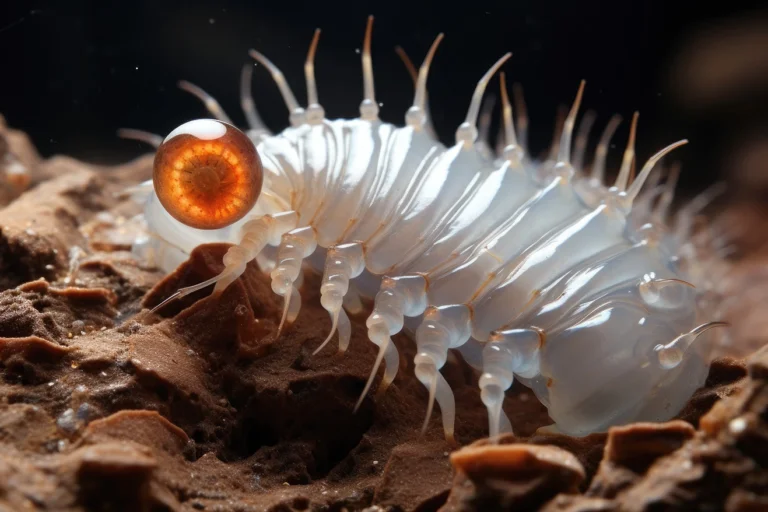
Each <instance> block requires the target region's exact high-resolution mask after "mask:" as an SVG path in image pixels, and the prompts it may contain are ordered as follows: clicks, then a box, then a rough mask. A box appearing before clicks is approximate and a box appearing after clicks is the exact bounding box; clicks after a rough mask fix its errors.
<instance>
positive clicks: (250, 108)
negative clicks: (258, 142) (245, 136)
mask: <svg viewBox="0 0 768 512" xmlns="http://www.w3.org/2000/svg"><path fill="white" fill-rule="evenodd" d="M252 80H253V64H245V65H244V66H243V71H242V72H241V73H240V107H241V108H242V109H243V113H244V114H245V120H246V122H247V123H248V126H249V127H250V128H251V130H257V131H267V132H268V131H269V130H268V128H267V125H265V124H264V121H262V120H261V117H260V116H259V113H258V112H257V111H256V104H255V103H254V102H253V96H252V95H251V82H252Z"/></svg>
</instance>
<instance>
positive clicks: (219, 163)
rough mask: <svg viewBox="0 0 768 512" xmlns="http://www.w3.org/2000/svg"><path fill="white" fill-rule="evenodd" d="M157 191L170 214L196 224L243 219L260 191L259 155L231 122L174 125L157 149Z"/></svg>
mask: <svg viewBox="0 0 768 512" xmlns="http://www.w3.org/2000/svg"><path fill="white" fill-rule="evenodd" d="M152 179H153V181H154V185H155V193H156V194H157V197H158V199H159V200H160V203H161V204H162V205H163V207H164V208H165V209H166V211H168V213H169V214H171V216H172V217H173V218H175V219H176V220H178V221H179V222H182V223H184V224H186V225H187V226H191V227H194V228H198V229H219V228H223V227H225V226H228V225H230V224H232V223H234V222H236V221H238V220H240V219H242V218H243V217H244V216H245V215H246V214H247V213H248V212H249V211H251V209H252V208H253V205H254V204H255V203H256V200H257V199H258V197H259V193H260V192H261V186H262V182H263V172H262V165H261V159H260V158H259V154H258V153H257V152H256V148H255V147H254V145H253V143H252V142H251V141H250V139H248V137H247V136H246V135H245V134H244V133H243V132H241V131H240V130H238V129H237V128H235V127H234V126H232V125H229V124H227V123H223V122H221V121H216V120H213V119H198V120H195V121H190V122H188V123H185V124H183V125H181V126H179V127H178V128H176V129H175V130H173V131H172V132H171V133H170V134H169V135H168V137H166V138H165V140H164V141H163V143H162V144H161V145H160V147H159V148H158V150H157V154H156V155H155V163H154V174H153V176H152Z"/></svg>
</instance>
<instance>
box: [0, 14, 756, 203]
mask: <svg viewBox="0 0 768 512" xmlns="http://www.w3.org/2000/svg"><path fill="white" fill-rule="evenodd" d="M4 4H10V5H3V7H1V8H0V10H2V17H1V18H0V48H2V56H3V57H2V68H0V69H2V73H1V74H0V112H2V114H3V115H5V117H6V119H7V121H8V123H9V124H10V125H12V126H14V127H17V128H21V129H24V130H26V131H27V132H28V133H29V134H30V136H31V137H32V139H33V141H34V143H35V144H36V145H37V147H38V148H39V150H40V151H41V152H42V153H43V154H44V155H46V156H47V155H51V154H54V153H66V154H70V155H73V156H76V157H79V158H82V159H85V160H89V161H93V162H118V161H125V160H127V159H129V158H131V157H133V156H136V155H138V154H141V153H142V152H144V151H146V148H145V147H143V146H142V145H140V144H139V143H136V142H131V141H123V140H120V139H118V138H117V137H116V136H115V131H116V130H117V129H118V128H119V127H132V128H141V129H146V130H149V131H153V132H156V133H161V134H164V133H167V132H168V131H169V130H171V129H173V128H174V127H175V126H176V125H178V124H180V123H181V122H183V121H186V120H189V119H192V118H195V117H202V116H203V115H204V110H203V108H202V107H201V105H200V104H199V103H198V102H197V100H195V99H194V98H193V97H192V96H189V95H187V94H186V93H184V92H182V91H180V90H178V89H177V88H176V82H177V81H178V80H180V79H186V80H189V81H191V82H193V83H196V84H197V85H200V86H201V87H203V88H204V89H206V90H207V91H208V92H210V93H211V94H212V95H214V96H215V97H216V98H218V99H219V101H220V102H221V104H222V105H223V107H224V108H225V110H226V111H227V112H228V113H229V114H230V116H231V117H232V118H233V119H234V120H235V121H236V122H238V123H244V118H243V116H242V114H241V112H240V110H239V101H238V81H239V73H240V68H241V66H242V65H243V64H244V63H245V62H248V60H249V58H248V55H247V50H248V49H249V48H256V49H259V50H260V51H262V52H263V53H265V54H266V55H267V56H268V57H269V58H270V59H272V61H273V62H275V63H276V64H277V65H278V66H279V67H281V68H282V70H283V72H284V73H285V75H286V77H287V78H288V80H289V82H290V83H291V85H292V87H293V89H294V92H295V94H296V96H297V98H298V99H299V101H300V102H301V103H304V101H305V87H304V82H303V67H302V64H303V61H304V58H305V55H306V51H307V47H308V44H309V41H310V39H311V37H312V33H313V30H314V29H315V28H316V27H320V28H321V29H322V30H323V33H322V36H321V39H320V45H319V50H318V55H317V60H316V67H317V79H318V84H319V94H320V101H321V103H322V104H323V106H324V107H325V109H326V113H327V115H328V116H329V117H331V118H333V117H353V116H356V115H357V112H358V106H359V102H360V99H361V95H362V82H361V75H360V55H359V54H358V53H356V51H355V50H356V49H359V48H360V47H361V43H362V36H363V32H364V28H365V20H366V17H367V15H368V14H373V15H374V16H375V17H376V20H375V23H374V37H373V60H374V73H375V79H376V93H377V100H378V101H380V102H382V103H383V104H384V106H383V108H382V110H381V116H382V118H383V119H384V120H387V121H392V122H396V123H398V124H402V120H403V115H404V113H405V110H406V108H407V107H408V106H409V104H410V102H411V101H412V94H413V90H412V85H411V80H410V78H409V76H408V74H407V73H406V71H405V69H404V67H403V65H402V63H401V62H400V61H399V59H398V58H397V56H396V54H395V52H394V51H393V49H394V47H395V46H396V45H398V44H399V45H401V46H403V47H404V48H405V50H406V51H407V52H408V53H409V54H410V55H411V57H412V58H413V60H414V61H416V62H417V63H419V62H421V60H422V59H423V56H424V54H425V53H426V50H427V49H428V47H429V45H430V43H431V42H432V40H433V39H434V37H435V35H436V34H437V33H438V32H441V31H442V32H445V34H446V38H445V40H444V41H443V44H442V45H441V47H440V49H439V50H438V53H437V57H436V59H435V62H434V65H433V68H432V69H433V72H432V74H431V76H430V80H429V91H430V102H431V106H432V110H433V117H434V119H435V122H436V125H437V128H438V132H439V134H440V135H441V137H442V139H443V140H444V141H451V140H452V139H453V134H454V130H455V128H456V127H457V126H458V124H459V123H460V122H461V121H462V119H463V117H464V116H465V114H466V108H467V105H468V102H469V98H470V95H471V93H472V89H473V88H474V84H475V83H476V81H477V80H478V78H479V77H480V76H481V75H482V74H483V73H484V72H485V70H486V69H487V68H488V67H489V66H490V65H491V64H492V63H493V62H494V61H495V60H496V59H497V58H498V57H499V56H500V55H502V54H503V53H504V52H506V51H512V52H513V57H512V59H511V60H510V61H509V62H508V63H507V64H506V65H505V68H504V69H505V70H506V72H507V75H508V77H510V79H511V80H512V81H519V82H521V83H522V84H523V85H524V87H525V92H526V97H527V101H528V105H529V112H530V115H531V118H532V125H531V130H532V134H531V138H532V146H533V148H534V149H535V150H544V149H545V148H546V147H547V146H548V144H549V139H550V137H551V133H552V124H553V118H554V114H555V110H556V107H557V105H558V104H559V103H569V102H570V101H571V100H572V98H573V96H574V94H575V92H576V88H577V85H578V81H579V80H580V79H582V78H584V79H586V80H587V89H586V95H585V101H584V105H585V106H586V107H588V108H592V109H595V110H596V111H597V113H598V125H597V129H600V130H601V129H602V126H603V125H604V123H605V122H606V121H607V119H608V118H609V117H610V115H611V114H613V113H614V112H619V113H621V114H623V115H624V116H625V119H628V118H629V116H630V115H631V113H632V111H633V110H635V109H638V110H639V111H640V126H639V132H638V137H639V140H638V154H639V155H640V158H641V160H644V159H645V158H647V157H648V156H649V155H650V154H651V153H652V152H654V151H655V150H657V149H660V148H661V147H663V146H665V145H666V144H668V143H670V142H673V141H675V140H678V139H680V138H684V137H685V138H689V139H690V140H691V144H690V145H689V146H688V147H686V148H684V149H681V150H679V153H678V154H677V156H678V158H680V159H681V160H682V161H683V164H684V167H683V171H684V172H683V180H682V181H683V186H684V187H686V188H687V189H688V190H696V189H700V188H702V187H703V186H704V185H706V184H707V183H709V182H711V181H712V180H714V179H716V178H717V177H718V176H719V174H721V173H722V167H723V165H722V158H723V156H722V155H723V154H724V153H725V152H727V148H728V146H729V145H730V144H732V142H733V140H734V139H737V138H738V137H739V133H740V131H741V130H742V129H746V128H744V127H745V126H751V125H752V124H754V123H755V122H758V121H755V119H758V118H760V119H762V114H763V113H765V112H766V109H765V105H762V106H757V105H754V104H751V103H747V104H745V103H744V101H745V100H740V99H739V98H734V99H733V101H731V102H728V103H727V104H726V105H725V106H724V107H721V108H720V109H718V110H715V111H711V110H706V111H700V110H696V109H691V108H686V107H683V106H681V105H680V102H679V96H675V95H674V94H671V93H670V91H671V90H673V87H671V85H670V80H671V78H670V76H671V70H672V68H673V66H676V65H678V61H679V59H678V53H679V49H680V48H681V46H682V45H683V44H684V43H685V42H686V41H688V40H689V39H690V37H692V34H696V33H701V32H702V31H704V32H706V30H707V29H708V28H710V27H715V26H717V24H718V23H720V22H721V21H723V20H726V19H728V18H729V17H732V16H734V15H741V16H745V15H746V16H747V17H749V16H750V15H751V14H750V13H755V16H757V15H758V14H764V13H760V12H759V11H757V10H756V9H757V4H754V5H751V4H746V3H744V2H710V3H707V2H688V1H686V2H674V1H664V0H649V1H645V2H640V1H635V0H632V1H629V0H627V1H611V2H597V1H591V0H590V1H586V2H571V1H555V2H552V1H550V2H544V1H531V0H517V1H512V0H506V1H503V2H487V1H479V0H478V1H468V0H462V1H456V2H447V1H446V2H418V1H415V0H411V1H395V0H390V1H386V2H361V1H360V2H331V1H323V0H317V1H315V2H295V1H289V0H276V1H275V0H271V1H251V2H247V1H231V0H230V1H211V0H193V1H186V2H180V1H173V2H172V1H165V2H163V1H152V0H135V1H120V2H107V1H92V2H89V1H62V2H51V1H48V2H46V1H43V2H21V1H20V2H4ZM676 59H678V60H676ZM489 91H493V92H494V93H497V91H498V83H497V81H494V82H493V84H492V85H491V87H490V88H489ZM253 93H254V97H255V100H256V103H257V106H258V108H259V111H260V112H261V114H262V117H263V118H264V119H265V121H266V122H267V123H268V124H269V125H270V126H271V127H272V128H273V129H280V128H282V127H283V126H285V125H286V123H287V112H286V110H285V107H284V106H283V104H282V101H281V99H280V96H279V94H278V91H277V88H276V87H275V85H274V84H273V83H272V81H271V79H270V78H269V75H268V74H267V73H266V71H265V70H264V69H262V68H261V67H257V68H256V69H255V70H254V89H253ZM750 101H751V100H750ZM756 112H757V113H756ZM758 114H759V115H758ZM626 134H627V124H626V123H625V124H624V125H623V126H622V128H621V129H620V131H619V133H618V136H617V139H616V141H617V147H616V149H615V151H614V154H613V155H612V156H613V159H614V162H617V161H618V159H619V155H620V146H622V145H623V144H624V141H625V140H626ZM593 139H596V135H595V137H594V138H593ZM593 143H594V142H593Z"/></svg>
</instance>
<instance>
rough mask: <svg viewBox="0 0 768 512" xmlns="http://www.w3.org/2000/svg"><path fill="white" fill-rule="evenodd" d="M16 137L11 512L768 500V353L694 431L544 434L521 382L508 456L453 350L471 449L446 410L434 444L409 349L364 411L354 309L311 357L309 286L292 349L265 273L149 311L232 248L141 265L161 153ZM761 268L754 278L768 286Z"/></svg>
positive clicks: (8, 299)
mask: <svg viewBox="0 0 768 512" xmlns="http://www.w3.org/2000/svg"><path fill="white" fill-rule="evenodd" d="M0 138H2V141H3V144H4V145H3V146H2V147H0V149H2V150H3V151H5V153H4V154H7V155H13V158H16V159H19V160H20V159H23V160H24V162H25V164H26V165H28V168H29V171H30V173H29V177H30V179H29V183H28V184H27V186H29V187H30V188H29V190H28V191H27V192H25V193H23V194H22V195H20V196H18V197H16V196H17V194H18V193H19V192H20V191H19V190H16V189H14V190H10V191H9V189H7V188H6V189H5V194H6V195H5V196H4V197H6V199H5V200H4V201H3V202H5V203H8V205H7V206H6V207H5V208H4V209H2V210H0V290H2V291H0V510H2V511H5V510H130V511H160V510H211V511H214V510H215V511H230V510H231V511H239V510H274V511H290V510H328V511H333V510H338V511H341V510H361V509H366V508H368V510H419V511H428V510H504V509H514V510H532V509H533V510H535V509H539V508H543V509H546V510H573V511H576V510H579V511H592V510H667V509H679V510H691V509H727V510H765V509H768V497H767V496H766V489H768V470H766V467H768V352H766V351H765V350H763V351H762V352H760V353H758V354H756V355H754V356H752V358H751V360H750V361H749V362H748V363H745V362H744V361H742V360H733V359H727V358H725V359H719V360H717V361H716V362H715V363H714V364H713V366H712V370H711V372H710V376H709V380H708V381H707V383H706V386H705V387H704V388H703V389H701V390H700V391H699V392H697V394H696V395H695V396H694V397H693V398H692V399H691V401H690V402H689V404H688V406H687V407H686V408H685V409H684V410H683V411H682V412H681V413H680V415H679V419H678V420H676V421H673V422H669V423H666V424H663V425H651V424H636V425H630V426H627V427H622V428H616V429H612V430H611V431H610V432H609V433H608V434H607V435H606V434H595V435H592V436H588V437H585V438H571V437H567V436H561V435H554V434H544V433H537V432H536V430H537V428H538V427H540V426H544V425H546V424H547V423H548V422H549V421H548V417H547V414H546V410H545V409H544V408H543V407H542V406H541V405H540V404H539V403H538V402H537V400H536V399H535V397H534V396H533V395H532V393H530V392H529V391H528V390H527V389H526V388H524V387H522V386H520V387H517V386H516V387H515V388H513V390H512V391H511V392H510V393H509V394H508V398H507V402H506V404H505V409H506V410H507V412H508V414H509V416H510V418H511V420H512V423H513V426H514V428H515V432H516V433H517V435H518V437H512V436H509V437H506V438H504V439H502V440H501V442H500V444H499V445H488V444H487V441H485V440H483V439H482V437H483V435H484V433H485V431H486V421H487V420H486V413H485V409H484V407H483V406H482V403H481V402H480V399H479V393H478V392H477V376H476V375H475V373H474V372H473V371H472V370H471V369H470V368H469V366H468V365H466V364H465V363H464V362H463V361H461V360H460V359H459V358H453V359H452V360H451V361H449V364H448V365H447V367H446V369H445V370H444V373H445V375H446V378H447V379H448V380H449V382H450V383H451V385H452V387H453V389H454V390H455V392H456V399H457V407H458V410H459V416H458V424H457V438H458V440H459V442H460V443H462V444H464V445H467V446H465V447H464V448H462V449H460V450H458V451H454V450H453V448H452V447H450V446H448V445H447V444H446V443H445V441H444V440H443V438H442V432H441V426H440V424H439V418H438V417H437V416H438V415H435V417H434V418H433V420H432V423H431V427H430V430H429V431H428V432H427V434H426V435H425V436H424V437H422V436H421V435H420V434H419V428H420V424H421V421H422V419H423V417H422V414H423V413H424V410H425V406H426V399H427V396H426V392H425V390H424V389H423V387H422V386H421V384H420V383H418V381H416V379H415V378H414V377H413V372H412V368H410V364H411V361H412V359H413V346H412V343H410V342H409V340H408V339H407V338H405V337H401V336H399V337H397V338H396V340H395V342H396V343H397V345H398V347H399V348H400V351H401V354H402V361H401V367H402V369H401V371H400V374H399V375H398V377H397V379H396V380H395V383H394V385H393V386H392V387H391V388H390V389H389V390H388V391H387V393H386V395H384V396H383V398H381V399H380V400H379V401H377V402H374V400H373V398H368V399H366V401H365V402H364V404H363V406H362V407H361V409H360V410H359V411H358V413H357V414H353V413H352V408H353V405H354V403H355V401H356V399H357V397H358V394H359V393H360V392H361V390H362V388H363V385H364V383H365V379H366V378H367V375H368V372H369V370H370V368H371V366H372V363H373V360H374V357H375V352H374V346H373V345H372V344H371V343H369V342H368V341H367V340H366V339H365V336H364V333H365V328H364V319H363V318H355V319H353V339H352V342H351V344H350V350H349V351H348V352H347V353H346V354H345V355H343V356H339V355H338V354H335V353H334V349H333V348H327V349H325V350H324V351H323V352H322V353H320V354H318V355H317V356H315V357H310V354H311V352H312V350H313V349H314V348H315V347H317V346H318V345H319V344H320V343H321V341H322V340H323V338H324V336H325V334H326V333H327V330H328V329H329V327H330V325H329V324H330V322H329V320H328V317H327V314H326V313H325V311H324V310H323V309H322V308H321V307H320V305H319V300H318V297H317V293H316V292H315V291H314V290H317V288H318V286H317V279H316V278H313V277H312V276H308V277H307V280H306V283H305V285H304V289H303V294H304V295H305V301H304V305H303V309H302V312H301V314H300V315H299V318H298V321H297V322H296V323H295V324H294V325H293V326H292V327H291V328H290V329H289V330H288V331H287V332H285V333H284V334H283V335H282V336H281V337H280V338H279V339H275V330H276V323H277V320H278V317H279V314H280V304H279V303H278V302H277V301H276V300H275V297H274V296H273V294H272V293H271V291H270V288H269V284H268V282H267V281H266V279H265V277H264V276H263V275H262V274H261V273H260V272H259V271H258V269H257V268H256V267H255V266H254V267H252V268H249V269H248V271H247V272H246V274H245V276H244V277H243V278H242V279H241V280H240V281H238V282H236V283H235V284H233V285H232V286H230V287H229V288H228V289H227V290H226V291H225V292H224V293H223V294H221V295H220V296H218V297H210V296H207V294H208V293H209V290H206V291H202V292H199V293H198V294H196V295H194V296H190V297H187V298H186V299H184V300H182V301H179V302H178V303H174V304H171V305H169V306H168V307H166V308H164V309H162V310H161V311H160V314H158V315H155V314H151V313H149V311H148V307H151V306H153V305H155V304H157V303H158V302H159V301H160V300H162V299H163V298H164V297H166V296H167V295H169V294H170V293H171V292H172V291H174V290H176V289H177V288H178V287H179V286H183V285H185V284H192V283H195V282H199V281H200V280H203V279H206V278H208V277H210V276H212V275H214V274H215V273H216V272H217V271H218V270H219V269H220V268H221V263H220V261H221V255H222V254H223V251H224V250H225V247H224V246H221V245H209V246H204V247H201V248H199V249H198V250H197V251H196V252H195V253H194V254H193V255H192V257H191V258H190V261H188V262H187V263H186V264H184V265H182V266H181V267H180V268H179V269H178V270H177V271H176V272H175V273H173V274H171V275H170V276H167V277H165V278H163V276H162V275H161V274H160V273H158V272H157V271H156V270H154V269H151V268H145V267H143V266H142V265H141V263H140V262H136V261H135V260H133V259H132V258H131V256H130V254H129V253H128V252H127V249H128V248H129V241H130V239H131V237H132V236H133V234H134V233H135V231H134V229H135V228H134V226H133V224H132V223H131V222H130V218H131V216H132V215H133V214H135V213H137V210H136V207H135V205H132V204H131V203H130V202H129V201H127V200H125V199H123V198H121V195H120V192H121V191H122V190H123V189H124V188H125V187H126V186H129V185H131V184H134V183H137V182H138V181H140V180H142V179H146V178H147V177H148V176H149V175H150V167H151V158H149V157H146V158H140V159H138V160H136V161H134V162H132V163H130V164H128V165H125V166H121V167H116V168H98V167H93V166H89V165H86V164H83V163H81V162H77V161H74V160H72V159H69V158H65V157H55V158H52V159H49V160H41V159H40V158H39V157H38V156H37V155H36V154H35V153H34V149H32V148H31V145H29V143H28V141H26V138H24V137H23V136H22V135H21V134H18V133H16V132H9V131H8V130H7V129H6V128H5V127H0ZM21 155H24V156H21ZM9 158H10V157H9ZM14 198H15V199H14ZM754 261H757V260H750V265H751V266H750V267H744V268H750V269H753V270H752V271H751V272H754V273H755V274H759V273H760V271H762V270H764V267H761V265H760V264H759V263H755V262H754ZM740 272H742V273H743V274H739V275H740V277H739V279H742V281H741V282H742V283H747V282H748V281H749V279H750V277H749V276H750V275H751V274H749V273H748V272H747V270H740ZM762 273H763V274H765V272H762ZM753 279H754V278H753ZM734 286H736V285H734ZM764 289H765V290H768V287H766V288H764ZM763 297H765V296H764V295H759V294H755V295H754V296H751V297H743V296H739V298H738V300H739V301H741V302H738V303H737V304H736V305H735V306H732V307H731V309H730V311H736V312H739V314H741V315H743V316H744V317H745V318H749V319H750V322H751V323H750V325H751V326H752V328H751V329H749V330H748V332H742V331H739V330H736V331H735V333H732V336H731V337H730V339H729V345H728V346H727V347H721V352H724V353H728V352H731V353H735V354H738V355H739V356H741V355H744V354H743V353H744V352H752V351H753V349H754V348H756V347H758V346H760V345H762V344H764V343H765V336H766V335H768V328H765V329H762V330H760V325H761V324H760V321H761V318H762V321H764V317H763V315H762V314H761V308H762V306H763V305H764V304H765V300H764V299H763ZM750 301H751V302H750ZM734 314H735V313H734ZM713 405H714V408H713ZM710 409H711V410H710ZM708 411H709V412H708ZM702 416H703V417H702Z"/></svg>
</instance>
